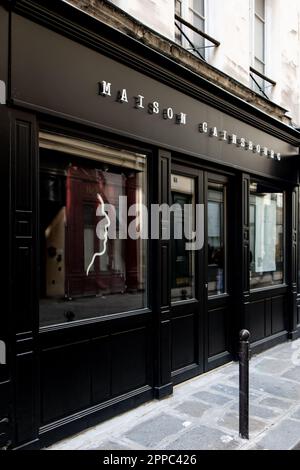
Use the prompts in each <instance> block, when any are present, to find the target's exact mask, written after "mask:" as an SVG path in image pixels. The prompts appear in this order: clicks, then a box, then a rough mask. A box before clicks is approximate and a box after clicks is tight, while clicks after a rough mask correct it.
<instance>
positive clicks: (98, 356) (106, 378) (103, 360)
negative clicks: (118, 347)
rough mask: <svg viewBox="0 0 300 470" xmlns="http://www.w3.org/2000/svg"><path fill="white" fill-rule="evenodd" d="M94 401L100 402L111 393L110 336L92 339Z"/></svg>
mask: <svg viewBox="0 0 300 470" xmlns="http://www.w3.org/2000/svg"><path fill="white" fill-rule="evenodd" d="M91 368H92V371H91V372H92V401H93V403H100V402H101V401H104V400H105V399H108V398H109V397H110V395H111V351H110V338H109V336H103V337H102V338H97V339H94V340H93V341H92V346H91Z"/></svg>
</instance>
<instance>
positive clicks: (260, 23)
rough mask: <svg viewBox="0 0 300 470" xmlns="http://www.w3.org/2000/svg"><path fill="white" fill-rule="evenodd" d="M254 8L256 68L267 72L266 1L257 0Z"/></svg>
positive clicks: (261, 71)
mask: <svg viewBox="0 0 300 470" xmlns="http://www.w3.org/2000/svg"><path fill="white" fill-rule="evenodd" d="M254 4H255V9H254V64H253V65H254V68H255V69H256V70H257V71H258V72H260V73H263V74H264V73H265V65H266V64H265V55H266V47H265V36H266V2H265V0H255V2H254Z"/></svg>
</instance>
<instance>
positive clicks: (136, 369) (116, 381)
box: [111, 327, 149, 396]
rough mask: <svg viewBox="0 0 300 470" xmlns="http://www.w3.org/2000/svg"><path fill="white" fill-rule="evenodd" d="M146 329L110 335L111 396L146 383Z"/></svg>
mask: <svg viewBox="0 0 300 470" xmlns="http://www.w3.org/2000/svg"><path fill="white" fill-rule="evenodd" d="M146 333H147V332H146V328H145V327H142V328H137V329H134V330H129V331H124V332H121V333H117V334H114V335H112V338H111V341H112V343H111V351H112V365H111V367H112V395H113V396H116V395H121V394H122V393H126V392H128V391H129V390H134V389H135V388H138V387H141V386H143V385H145V384H146V383H147V366H148V367H149V364H147V355H148V351H147V349H148V344H147V343H148V341H147V334H146Z"/></svg>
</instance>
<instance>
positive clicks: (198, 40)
mask: <svg viewBox="0 0 300 470" xmlns="http://www.w3.org/2000/svg"><path fill="white" fill-rule="evenodd" d="M193 17H194V20H193V24H194V26H195V27H196V28H198V29H199V30H200V31H204V20H203V19H202V18H201V17H200V16H198V15H195V14H194V15H193ZM193 44H194V46H195V49H196V50H198V51H199V52H200V54H201V55H202V56H204V54H205V52H204V46H205V39H204V38H203V37H202V36H201V35H200V34H198V33H193Z"/></svg>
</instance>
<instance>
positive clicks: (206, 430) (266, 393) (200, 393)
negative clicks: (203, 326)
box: [49, 340, 300, 450]
mask: <svg viewBox="0 0 300 470" xmlns="http://www.w3.org/2000/svg"><path fill="white" fill-rule="evenodd" d="M299 442H300V340H296V341H293V342H287V343H285V344H282V345H279V346H276V347H274V348H272V349H270V350H268V351H266V352H264V353H261V354H259V355H257V356H254V357H253V358H252V359H251V362H250V439H249V441H247V440H242V439H240V438H239V435H238V364H237V363H230V364H228V365H226V366H223V367H221V368H219V369H216V370H214V371H212V372H209V373H207V374H203V375H201V376H199V377H197V378H195V379H192V380H189V381H188V382H185V383H182V384H180V385H177V386H176V387H174V394H173V395H172V396H170V397H168V398H165V399H163V400H160V401H158V400H153V401H151V402H149V403H146V404H144V405H141V406H139V407H138V408H136V409H134V410H132V411H129V412H127V413H124V414H122V415H120V416H117V417H116V418H113V419H110V420H108V421H106V422H104V423H102V424H99V425H97V426H95V427H93V428H90V429H88V430H86V431H84V432H81V433H80V434H77V435H75V436H73V437H71V438H68V439H65V440H63V441H60V442H58V443H57V444H55V445H53V446H51V447H49V449H57V450H64V449H72V450H76V449H78V450H79V449H80V450H84V449H90V450H96V449H99V450H103V449H104V450H117V449H120V450H129V449H132V450H138V449H148V450H149V449H151V450H164V449H165V450H180V449H184V450H202V449H208V450H209V449H214V450H217V449H248V450H250V449H255V450H259V449H270V450H271V449H274V450H276V449H292V448H293V447H295V446H298V447H299Z"/></svg>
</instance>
